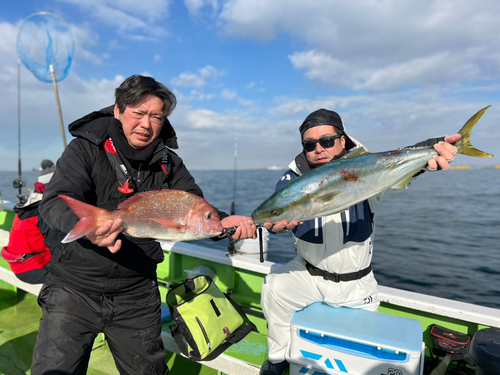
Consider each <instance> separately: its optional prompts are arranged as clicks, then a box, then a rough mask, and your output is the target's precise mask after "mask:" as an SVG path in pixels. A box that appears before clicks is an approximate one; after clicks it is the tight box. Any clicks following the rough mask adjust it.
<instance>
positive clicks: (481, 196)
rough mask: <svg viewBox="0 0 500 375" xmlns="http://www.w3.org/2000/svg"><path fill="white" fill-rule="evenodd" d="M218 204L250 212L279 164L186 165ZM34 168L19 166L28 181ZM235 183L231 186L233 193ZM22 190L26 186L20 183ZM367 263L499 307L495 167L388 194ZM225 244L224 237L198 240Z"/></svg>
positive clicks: (12, 196)
mask: <svg viewBox="0 0 500 375" xmlns="http://www.w3.org/2000/svg"><path fill="white" fill-rule="evenodd" d="M191 173H192V175H193V176H194V177H195V179H196V182H197V183H198V184H199V185H200V187H201V188H202V189H203V191H204V194H205V198H206V199H207V200H208V201H209V202H210V203H211V204H212V205H214V206H216V207H217V208H219V209H221V210H223V211H226V212H228V213H229V212H230V210H231V203H232V202H233V200H234V202H235V213H236V214H238V215H245V216H250V215H251V213H252V212H253V210H254V209H255V208H256V207H257V206H258V205H259V204H260V203H262V202H263V201H264V200H265V199H266V198H267V197H269V196H270V195H271V194H272V193H273V192H274V186H275V184H276V182H277V180H278V179H279V178H280V177H281V175H282V174H283V173H284V171H274V170H272V171H270V170H238V171H237V172H236V189H234V188H235V184H234V176H235V173H234V171H232V170H204V171H201V170H200V171H198V170H192V171H191ZM37 176H38V173H37V172H23V174H22V177H23V180H24V181H25V182H26V183H27V186H28V187H32V186H33V184H34V182H36V180H37ZM15 179H17V173H16V172H0V192H1V193H2V195H3V198H4V199H7V200H11V201H17V200H16V199H17V198H16V194H17V190H14V188H13V187H12V181H13V180H15ZM234 191H236V194H234ZM25 192H26V190H25ZM375 220H376V228H375V233H376V234H375V242H374V255H373V270H374V272H375V276H376V278H377V281H378V282H379V284H380V285H385V286H389V287H395V288H401V289H405V290H409V291H414V292H419V293H425V294H429V295H433V296H438V297H443V298H450V299H453V300H457V301H463V302H469V303H475V304H479V305H483V306H489V307H495V308H500V169H494V168H491V167H490V168H471V169H467V170H449V171H443V172H434V173H431V172H426V173H425V174H424V175H422V176H420V177H419V178H418V179H417V180H416V181H414V182H413V184H412V185H411V187H410V188H409V189H408V190H401V191H395V192H393V193H391V194H388V195H386V196H385V197H384V198H383V199H382V201H381V202H380V204H379V206H378V207H377V211H376V214H375ZM269 237H270V239H269V243H268V251H269V252H268V260H271V261H274V262H280V263H285V262H287V261H289V260H291V259H292V258H293V257H295V248H294V245H293V240H292V236H291V234H286V235H279V236H278V235H270V236H269ZM197 244H198V245H204V246H209V247H212V248H215V249H219V250H221V251H227V246H228V244H229V243H228V240H222V241H218V242H214V241H212V240H203V241H198V242H197Z"/></svg>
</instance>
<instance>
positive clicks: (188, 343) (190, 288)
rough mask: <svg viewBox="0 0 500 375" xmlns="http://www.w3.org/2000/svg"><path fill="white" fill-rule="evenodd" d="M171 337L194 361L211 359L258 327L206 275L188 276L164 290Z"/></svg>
mask: <svg viewBox="0 0 500 375" xmlns="http://www.w3.org/2000/svg"><path fill="white" fill-rule="evenodd" d="M167 304H168V307H169V309H170V313H171V315H172V319H173V320H174V322H175V324H173V325H172V326H170V330H171V331H172V337H173V338H174V339H175V342H176V344H177V346H178V347H179V350H180V351H181V353H182V354H184V355H185V356H186V357H188V358H190V359H191V360H193V361H203V360H212V359H214V358H216V357H217V356H218V355H219V354H221V353H222V352H223V351H224V350H226V349H227V348H228V347H229V346H231V345H232V344H235V343H237V342H238V341H240V340H241V339H242V338H243V337H245V336H246V335H247V334H248V333H249V332H250V331H256V332H257V328H256V327H255V325H254V324H253V323H251V322H250V321H249V320H248V318H247V317H246V315H245V313H244V312H243V310H242V309H241V307H240V306H238V305H237V304H236V303H235V302H234V301H233V300H232V299H231V298H229V296H228V295H226V294H224V293H222V292H221V290H220V289H219V288H217V285H216V284H215V283H214V282H213V281H212V279H211V278H210V277H209V276H204V275H200V276H197V277H194V278H192V279H187V280H186V281H185V282H184V283H182V284H181V285H179V286H177V287H175V288H174V289H172V290H170V291H169V292H168V294H167Z"/></svg>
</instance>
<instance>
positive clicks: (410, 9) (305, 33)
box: [219, 0, 500, 91]
mask: <svg viewBox="0 0 500 375" xmlns="http://www.w3.org/2000/svg"><path fill="white" fill-rule="evenodd" d="M499 13H500V3H498V2H496V1H494V0H479V1H478V2H475V3H471V2H469V1H466V0H458V1H451V0H444V1H442V0H441V1H436V0H434V1H428V2H421V1H407V2H403V3H401V2H392V1H372V0H359V1H355V2H345V1H340V0H333V1H332V0H318V1H314V2H304V1H300V0H274V1H266V0H228V1H226V2H225V3H224V7H223V8H222V10H221V12H220V15H219V23H220V26H221V29H222V30H223V31H224V33H226V34H227V35H231V36H237V37H245V38H253V39H256V40H263V41H268V40H271V39H274V38H279V36H280V35H281V34H284V35H288V36H292V37H293V38H297V40H300V41H302V42H303V43H304V44H305V47H304V49H303V50H296V51H295V52H294V53H292V54H290V56H289V58H290V61H291V62H292V64H293V66H294V67H295V68H296V69H300V70H304V71H305V74H306V76H307V77H308V78H310V79H312V80H314V81H315V82H318V83H321V84H324V85H330V86H340V87H347V88H351V89H356V90H365V89H367V90H373V91H392V90H398V89H400V88H401V87H402V86H404V85H408V84H416V85H428V84H438V85H441V86H444V87H451V86H454V85H456V83H457V82H467V81H471V80H479V79H491V78H493V77H496V78H498V77H500V52H499V50H498V45H500V33H498V28H497V26H496V25H497V23H498V14H499Z"/></svg>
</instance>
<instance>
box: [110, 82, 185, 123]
mask: <svg viewBox="0 0 500 375" xmlns="http://www.w3.org/2000/svg"><path fill="white" fill-rule="evenodd" d="M144 95H153V96H156V97H158V98H160V99H161V100H162V101H163V115H164V116H165V117H167V116H169V115H170V114H171V113H172V111H173V110H174V108H175V106H176V105H177V99H176V97H175V95H174V93H173V92H172V91H170V90H169V89H168V88H167V87H166V86H165V85H163V84H162V83H160V82H158V81H156V80H155V79H154V78H152V77H145V76H141V75H138V74H136V75H133V76H130V77H128V78H127V79H126V80H125V81H123V82H122V84H121V85H120V87H118V88H117V89H116V90H115V104H116V105H117V106H118V110H119V111H120V113H123V112H124V111H125V108H127V106H128V105H134V104H137V103H139V102H140V101H141V100H142V98H143V97H144Z"/></svg>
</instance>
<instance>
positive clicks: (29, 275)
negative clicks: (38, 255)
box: [16, 266, 49, 284]
mask: <svg viewBox="0 0 500 375" xmlns="http://www.w3.org/2000/svg"><path fill="white" fill-rule="evenodd" d="M48 273H49V271H48V269H47V266H45V267H43V268H40V269H37V270H31V271H26V272H21V273H16V277H17V278H18V279H19V280H21V281H24V282H25V283H28V284H43V283H44V282H45V279H46V278H47V274H48Z"/></svg>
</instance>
